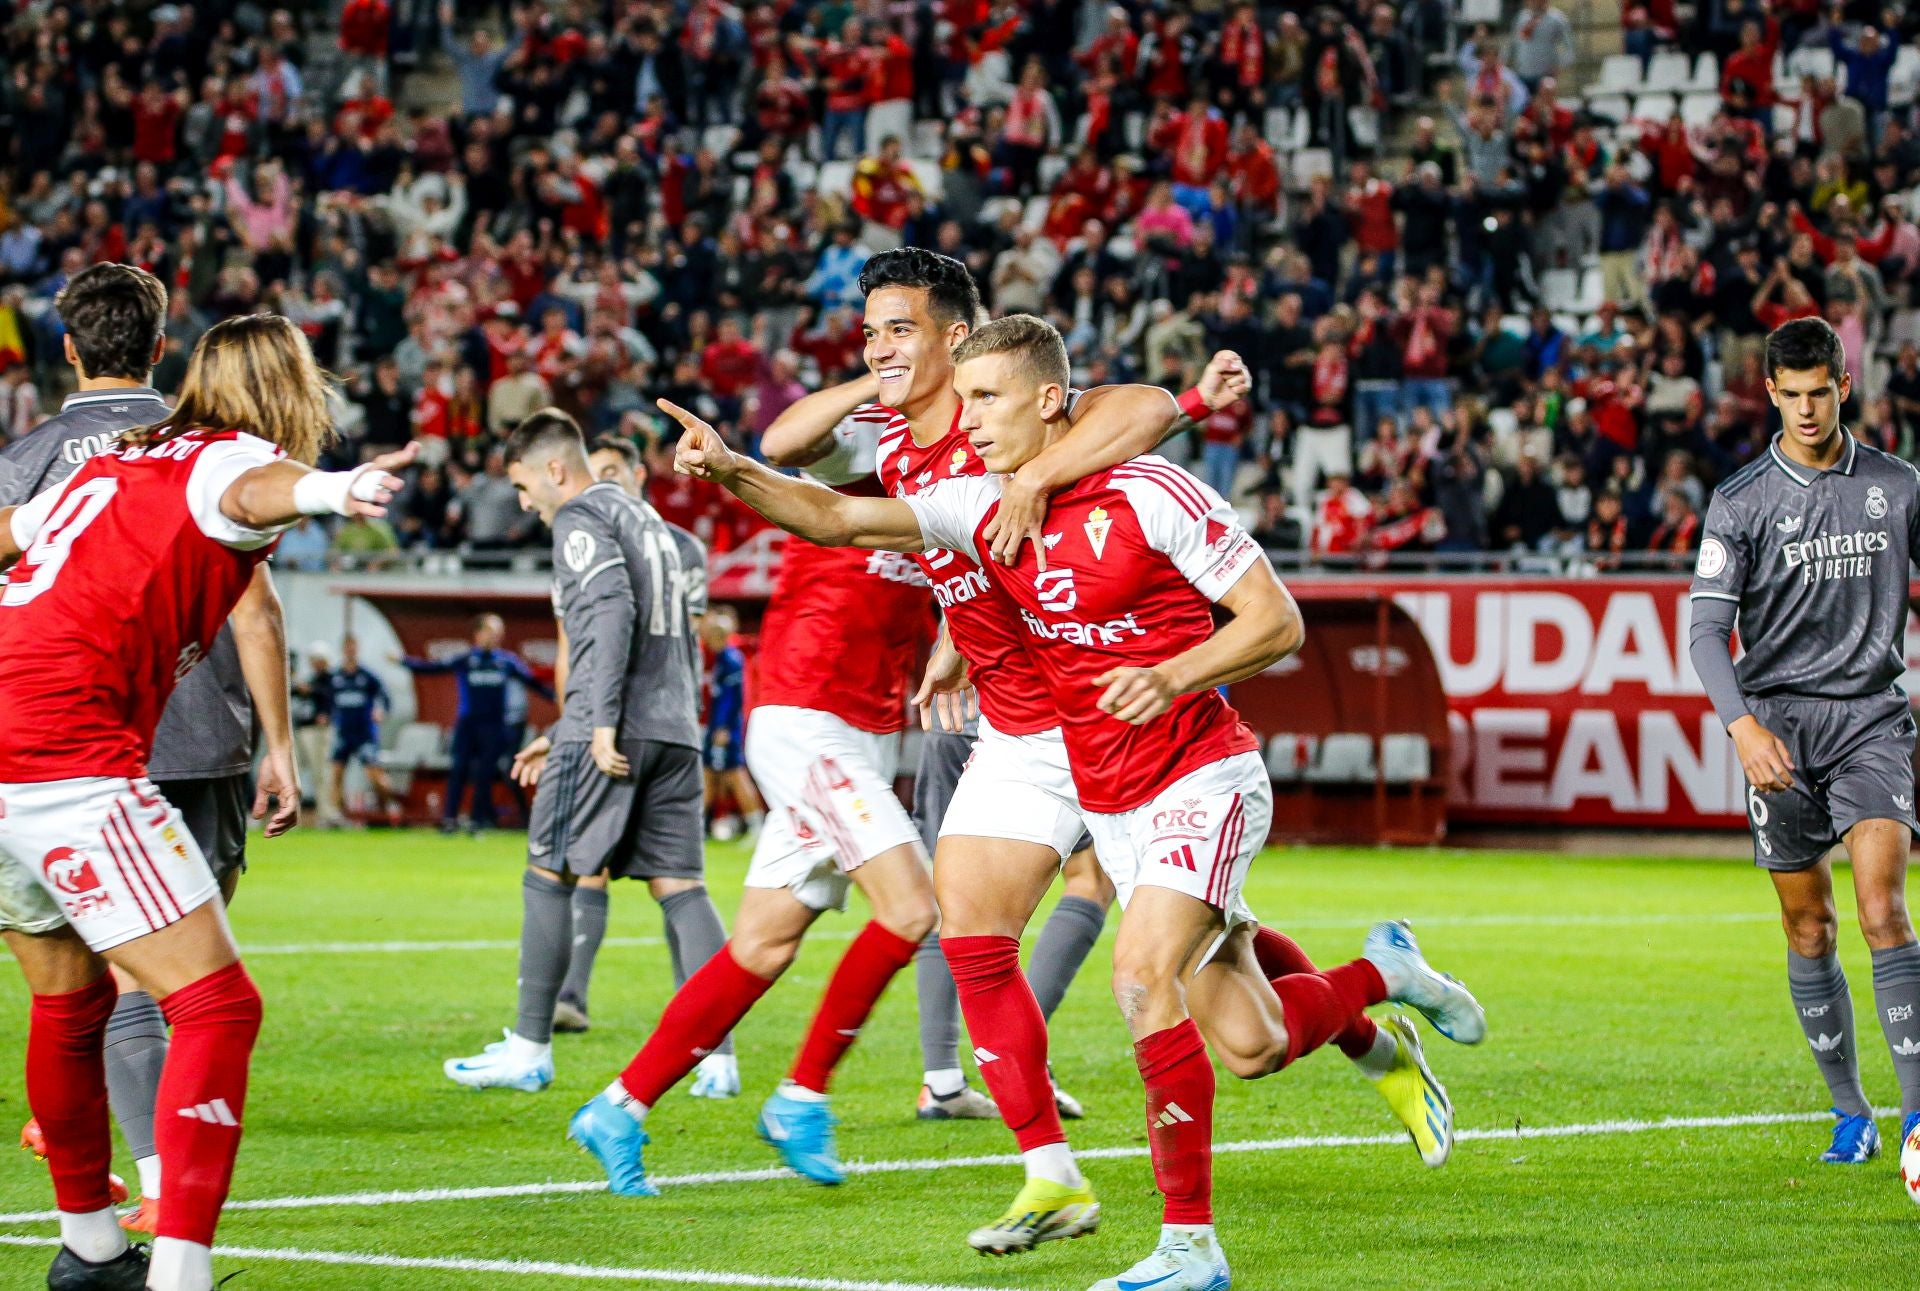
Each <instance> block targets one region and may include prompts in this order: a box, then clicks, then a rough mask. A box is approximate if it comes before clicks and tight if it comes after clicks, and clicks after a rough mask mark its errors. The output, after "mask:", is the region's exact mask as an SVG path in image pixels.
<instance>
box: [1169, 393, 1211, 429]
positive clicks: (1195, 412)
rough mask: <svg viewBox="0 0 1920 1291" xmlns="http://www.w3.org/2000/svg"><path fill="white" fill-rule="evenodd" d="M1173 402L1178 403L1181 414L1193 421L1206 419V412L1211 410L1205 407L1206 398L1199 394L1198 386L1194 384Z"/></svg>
mask: <svg viewBox="0 0 1920 1291" xmlns="http://www.w3.org/2000/svg"><path fill="white" fill-rule="evenodd" d="M1174 402H1175V403H1178V404H1179V405H1180V415H1181V416H1183V417H1188V418H1191V419H1192V420H1194V421H1204V420H1206V417H1207V414H1208V413H1210V412H1212V411H1213V409H1211V408H1209V407H1207V401H1206V398H1205V397H1204V396H1203V395H1201V393H1200V387H1199V386H1194V387H1193V388H1192V389H1190V390H1188V391H1187V392H1186V393H1185V394H1183V395H1181V396H1180V397H1179V398H1178V399H1176V400H1175V401H1174Z"/></svg>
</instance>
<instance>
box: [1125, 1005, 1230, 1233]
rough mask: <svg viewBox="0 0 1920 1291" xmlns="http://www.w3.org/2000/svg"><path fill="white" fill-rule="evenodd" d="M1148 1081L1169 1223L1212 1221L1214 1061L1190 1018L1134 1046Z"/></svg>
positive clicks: (1156, 1176)
mask: <svg viewBox="0 0 1920 1291" xmlns="http://www.w3.org/2000/svg"><path fill="white" fill-rule="evenodd" d="M1133 1054H1134V1060H1135V1061H1136V1062H1137V1063H1139V1065H1140V1078H1141V1079H1142V1080H1144V1081H1145V1082H1146V1085H1147V1143H1148V1145H1149V1147H1150V1148H1151V1149H1152V1152H1153V1182H1154V1185H1155V1186H1156V1187H1157V1188H1159V1189H1160V1195H1161V1196H1162V1197H1164V1198H1165V1199H1166V1215H1165V1221H1166V1222H1167V1223H1169V1224H1211V1223H1212V1222H1213V1063H1212V1062H1211V1061H1210V1060H1209V1059H1208V1058H1207V1046H1206V1042H1205V1041H1203V1040H1202V1039H1201V1038H1200V1028H1199V1027H1197V1026H1195V1025H1194V1024H1193V1019H1192V1018H1188V1019H1186V1020H1185V1021H1184V1022H1182V1023H1180V1024H1179V1025H1178V1026H1172V1027H1168V1028H1167V1029H1166V1030H1164V1031H1155V1032H1154V1033H1153V1034H1152V1035H1150V1036H1148V1037H1146V1038H1145V1039H1143V1040H1141V1041H1140V1042H1139V1043H1138V1044H1136V1045H1134V1047H1133Z"/></svg>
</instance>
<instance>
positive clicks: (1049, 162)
mask: <svg viewBox="0 0 1920 1291" xmlns="http://www.w3.org/2000/svg"><path fill="white" fill-rule="evenodd" d="M1066 173H1067V159H1066V158H1065V157H1062V156H1061V155H1060V154H1059V153H1057V152H1050V153H1048V154H1047V155H1046V156H1044V157H1042V158H1041V159H1040V187H1041V189H1042V191H1045V192H1049V193H1050V192H1052V191H1053V184H1054V181H1055V180H1057V179H1059V178H1060V176H1062V175H1064V174H1066Z"/></svg>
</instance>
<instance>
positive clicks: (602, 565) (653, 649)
mask: <svg viewBox="0 0 1920 1291" xmlns="http://www.w3.org/2000/svg"><path fill="white" fill-rule="evenodd" d="M694 546H695V548H696V549H697V548H698V543H697V542H696V543H695V544H694ZM682 551H683V548H682V545H681V543H680V542H679V541H678V540H677V539H676V538H675V536H674V533H673V530H672V529H671V528H670V527H669V526H668V525H667V523H666V521H664V520H662V519H661V518H660V514H659V512H657V511H655V510H654V509H653V508H652V507H650V506H647V505H646V504H645V503H641V502H636V501H634V500H633V499H632V498H630V497H628V496H627V495H626V494H625V493H623V492H621V491H620V489H619V487H618V486H617V485H614V484H609V483H604V482H603V483H600V484H595V485H593V486H592V487H591V488H589V489H587V490H586V491H585V492H583V493H581V494H580V495H579V496H578V497H576V498H573V499H572V500H571V501H569V502H567V503H566V504H565V505H563V506H562V507H561V508H560V510H559V511H558V512H557V513H556V514H555V515H554V517H553V574H554V585H553V606H554V612H555V613H556V614H557V615H559V617H560V621H561V623H562V625H564V627H565V628H566V632H567V650H568V656H567V693H566V695H565V696H564V697H563V699H562V705H561V711H560V721H559V722H558V723H557V724H556V725H555V726H554V729H553V741H554V743H556V744H560V743H564V742H567V741H575V740H586V739H590V738H592V735H593V728H594V727H596V726H617V727H618V728H619V731H620V735H619V738H620V739H621V740H657V741H659V742H660V743H663V744H681V745H685V746H687V747H688V748H695V749H697V748H699V747H700V730H699V714H700V698H699V696H700V666H699V662H698V649H699V647H698V644H697V643H696V642H695V641H694V640H693V625H692V624H691V623H690V622H689V620H688V604H687V572H686V571H687V564H686V557H684V556H683V555H682ZM698 569H699V571H700V583H701V588H702V591H703V592H704V587H705V573H706V562H705V558H704V552H702V553H700V559H699V561H698Z"/></svg>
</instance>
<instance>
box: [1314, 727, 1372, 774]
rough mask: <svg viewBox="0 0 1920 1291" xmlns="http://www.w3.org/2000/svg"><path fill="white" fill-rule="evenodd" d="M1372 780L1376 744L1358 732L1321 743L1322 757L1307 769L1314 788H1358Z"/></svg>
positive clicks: (1327, 739)
mask: <svg viewBox="0 0 1920 1291" xmlns="http://www.w3.org/2000/svg"><path fill="white" fill-rule="evenodd" d="M1373 778H1374V771H1373V740H1372V739H1371V738H1370V737H1369V736H1366V735H1362V734H1360V733H1359V732H1358V731H1336V732H1334V733H1333V734H1332V735H1329V736H1327V738H1326V739H1324V740H1322V741H1320V755H1319V756H1318V757H1316V758H1315V759H1314V760H1313V765H1312V766H1310V767H1308V768H1307V780H1308V782H1309V783H1312V784H1356V783H1363V782H1371V781H1372V780H1373Z"/></svg>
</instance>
